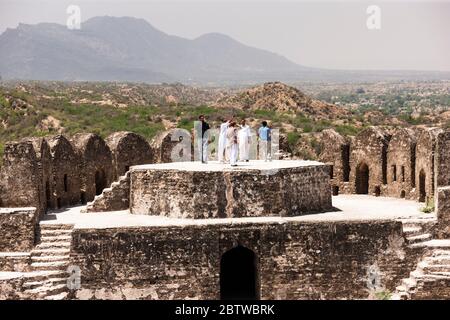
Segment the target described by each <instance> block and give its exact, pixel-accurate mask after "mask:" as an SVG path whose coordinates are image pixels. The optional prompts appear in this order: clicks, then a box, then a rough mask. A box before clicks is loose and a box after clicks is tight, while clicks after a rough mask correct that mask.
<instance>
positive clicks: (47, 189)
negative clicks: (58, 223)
mask: <svg viewBox="0 0 450 320" xmlns="http://www.w3.org/2000/svg"><path fill="white" fill-rule="evenodd" d="M50 201H51V193H50V183H49V182H48V180H47V181H46V182H45V203H46V211H47V210H48V209H50V208H51V203H50Z"/></svg>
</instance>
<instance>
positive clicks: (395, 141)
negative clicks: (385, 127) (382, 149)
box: [385, 128, 416, 199]
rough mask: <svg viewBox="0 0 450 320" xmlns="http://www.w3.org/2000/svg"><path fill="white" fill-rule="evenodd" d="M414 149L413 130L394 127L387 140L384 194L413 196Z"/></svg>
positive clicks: (404, 196)
mask: <svg viewBox="0 0 450 320" xmlns="http://www.w3.org/2000/svg"><path fill="white" fill-rule="evenodd" d="M415 149H416V139H415V134H414V131H412V130H411V129H407V128H400V129H396V130H395V131H394V132H393V135H392V138H391V140H390V141H389V147H388V152H387V190H386V192H385V194H386V195H388V196H392V197H397V198H407V199H410V198H414V196H413V194H412V190H413V189H414V188H415V179H416V177H415Z"/></svg>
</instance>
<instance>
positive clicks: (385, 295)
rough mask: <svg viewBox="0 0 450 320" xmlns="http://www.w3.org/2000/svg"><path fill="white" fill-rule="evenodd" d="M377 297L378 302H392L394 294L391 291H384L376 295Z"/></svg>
mask: <svg viewBox="0 0 450 320" xmlns="http://www.w3.org/2000/svg"><path fill="white" fill-rule="evenodd" d="M375 297H376V298H377V299H378V300H391V298H392V292H390V291H389V290H382V291H378V292H376V293H375Z"/></svg>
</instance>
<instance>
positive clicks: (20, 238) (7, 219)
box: [0, 208, 38, 251]
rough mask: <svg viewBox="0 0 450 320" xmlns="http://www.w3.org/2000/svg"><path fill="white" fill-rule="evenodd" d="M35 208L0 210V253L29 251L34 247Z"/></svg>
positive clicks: (36, 214)
mask: <svg viewBox="0 0 450 320" xmlns="http://www.w3.org/2000/svg"><path fill="white" fill-rule="evenodd" d="M37 216H38V213H37V210H36V208H0V235H1V236H0V251H29V250H31V249H32V248H33V246H34V242H35V241H34V240H35V228H36V223H37Z"/></svg>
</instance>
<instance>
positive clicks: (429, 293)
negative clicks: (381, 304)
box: [392, 216, 450, 300]
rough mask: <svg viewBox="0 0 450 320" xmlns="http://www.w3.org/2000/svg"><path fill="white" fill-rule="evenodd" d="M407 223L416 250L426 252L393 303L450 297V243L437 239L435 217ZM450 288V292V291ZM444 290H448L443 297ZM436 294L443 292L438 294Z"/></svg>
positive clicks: (404, 227) (410, 240)
mask: <svg viewBox="0 0 450 320" xmlns="http://www.w3.org/2000/svg"><path fill="white" fill-rule="evenodd" d="M402 222H403V232H404V234H405V237H406V239H407V243H408V246H409V247H410V249H412V250H421V251H423V252H424V254H423V256H422V258H421V260H420V261H419V263H418V264H417V267H416V269H415V270H414V271H412V272H411V273H410V275H409V277H408V278H405V279H403V280H402V281H401V284H400V285H399V286H397V288H396V291H395V293H394V294H393V296H392V299H393V300H408V299H421V298H424V299H427V298H433V297H439V296H441V297H443V296H444V297H445V296H448V294H450V288H449V285H450V240H438V239H433V236H432V233H433V232H432V227H433V226H434V225H435V224H436V218H435V217H432V216H430V217H425V218H423V219H408V220H404V221H402ZM447 288H449V289H447ZM442 290H448V293H446V294H443V293H442ZM435 291H440V292H439V293H435Z"/></svg>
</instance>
